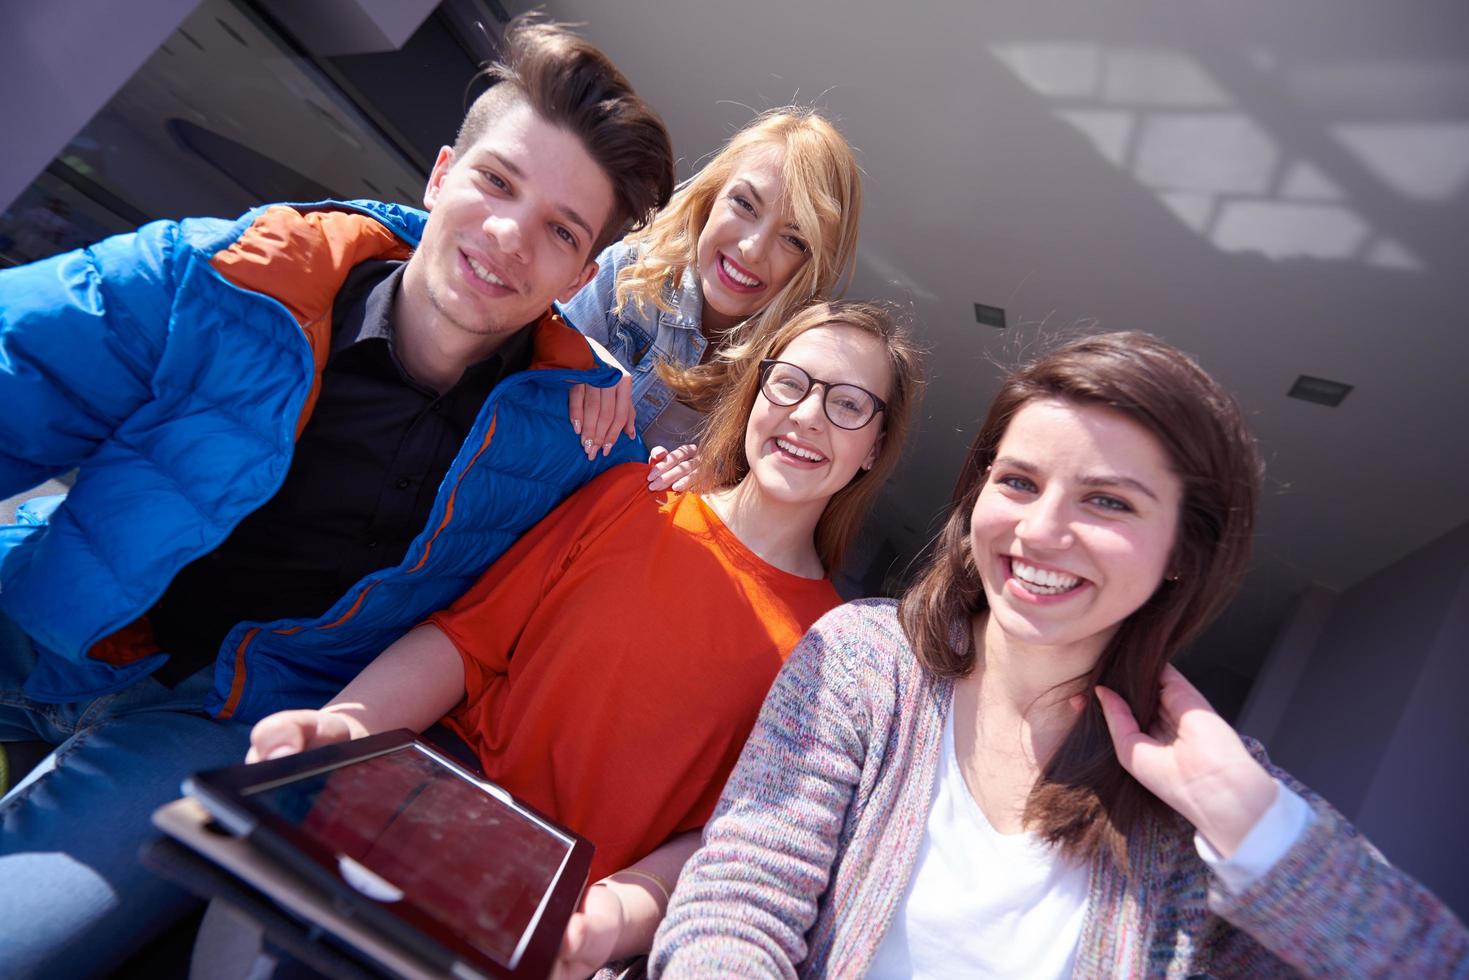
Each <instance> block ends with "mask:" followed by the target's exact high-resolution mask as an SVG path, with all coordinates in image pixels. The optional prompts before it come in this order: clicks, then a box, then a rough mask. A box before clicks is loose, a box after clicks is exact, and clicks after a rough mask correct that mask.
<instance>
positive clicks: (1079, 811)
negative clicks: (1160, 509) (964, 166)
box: [898, 332, 1261, 867]
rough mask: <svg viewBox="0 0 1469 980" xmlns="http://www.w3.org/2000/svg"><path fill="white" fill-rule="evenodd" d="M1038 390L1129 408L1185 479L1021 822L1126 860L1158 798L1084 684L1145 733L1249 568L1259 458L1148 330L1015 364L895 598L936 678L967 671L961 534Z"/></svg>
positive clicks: (1205, 382) (1227, 409)
mask: <svg viewBox="0 0 1469 980" xmlns="http://www.w3.org/2000/svg"><path fill="white" fill-rule="evenodd" d="M1040 399H1059V400H1061V401H1064V402H1070V403H1072V404H1074V405H1082V406H1100V407H1103V408H1107V409H1111V410H1112V411H1115V412H1119V413H1121V414H1122V415H1125V416H1126V417H1127V418H1129V419H1131V420H1132V421H1134V422H1136V423H1137V424H1139V425H1141V426H1142V427H1143V428H1144V429H1146V430H1147V431H1148V432H1149V433H1151V434H1152V435H1153V436H1154V438H1156V439H1157V440H1158V442H1159V444H1160V445H1161V446H1162V447H1163V449H1164V451H1165V453H1166V454H1167V456H1168V459H1169V461H1170V463H1171V465H1172V468H1173V472H1174V473H1175V474H1176V475H1177V476H1178V478H1179V480H1180V482H1181V483H1182V484H1183V499H1182V502H1181V504H1180V513H1179V522H1178V534H1177V538H1176V540H1175V542H1174V546H1173V553H1172V555H1171V557H1170V560H1169V564H1168V568H1169V570H1170V575H1169V578H1168V580H1166V581H1163V582H1161V583H1160V584H1159V586H1158V588H1157V590H1156V591H1155V592H1154V593H1153V595H1152V596H1151V597H1150V598H1149V599H1148V600H1147V601H1146V602H1145V603H1143V605H1142V607H1141V608H1139V609H1138V610H1137V611H1136V612H1134V613H1133V614H1132V615H1130V616H1128V617H1127V619H1125V620H1124V621H1123V622H1122V624H1121V625H1120V626H1119V628H1118V630H1117V632H1116V634H1115V635H1114V636H1113V637H1112V640H1111V641H1110V642H1109V643H1108V644H1107V647H1106V649H1105V650H1104V651H1103V652H1102V655H1101V657H1099V658H1098V660H1097V662H1096V664H1095V665H1093V667H1092V669H1091V670H1090V672H1089V673H1088V674H1087V675H1086V676H1085V677H1084V678H1078V680H1080V681H1083V682H1084V685H1085V692H1086V694H1087V699H1086V705H1085V707H1084V708H1083V709H1082V711H1081V714H1080V715H1079V716H1078V718H1077V720H1076V722H1075V723H1074V725H1073V726H1072V729H1071V731H1070V732H1069V733H1068V734H1067V736H1066V737H1065V739H1064V740H1063V741H1062V743H1061V745H1060V747H1059V748H1058V749H1057V751H1056V753H1055V755H1054V756H1052V757H1051V759H1049V760H1047V761H1046V762H1045V763H1044V765H1043V767H1042V770H1041V773H1040V776H1039V778H1038V779H1037V781H1036V784H1035V787H1034V788H1033V789H1032V790H1031V793H1030V796H1029V798H1028V799H1027V801H1026V805H1025V811H1024V814H1023V821H1024V823H1025V826H1026V827H1027V828H1028V829H1029V830H1031V831H1033V832H1035V833H1038V834H1040V835H1041V836H1042V837H1043V838H1044V839H1045V840H1047V841H1048V842H1049V843H1051V844H1054V845H1057V846H1059V848H1060V850H1061V852H1062V853H1063V854H1064V855H1065V856H1067V857H1068V858H1072V859H1076V860H1091V859H1092V858H1094V857H1096V856H1097V854H1098V852H1099V851H1100V850H1101V849H1102V848H1104V847H1105V848H1107V849H1108V850H1109V851H1110V852H1111V853H1112V855H1113V856H1114V857H1115V858H1116V859H1117V860H1118V862H1119V863H1120V864H1121V865H1122V866H1124V867H1126V866H1127V836H1128V834H1129V832H1131V831H1132V830H1133V829H1134V828H1135V827H1136V826H1137V825H1138V822H1139V821H1140V820H1141V819H1142V818H1143V817H1144V816H1145V815H1146V814H1148V813H1150V812H1151V813H1163V812H1166V809H1167V808H1166V807H1165V806H1164V805H1163V804H1162V803H1161V802H1160V801H1159V800H1158V799H1157V798H1156V797H1154V796H1153V795H1152V794H1151V793H1149V792H1148V791H1147V790H1146V789H1144V788H1143V787H1142V785H1141V784H1140V783H1138V782H1137V781H1136V780H1135V779H1133V778H1132V777H1131V776H1130V775H1128V774H1127V772H1126V771H1125V770H1124V769H1123V768H1122V765H1121V763H1119V762H1118V761H1117V756H1116V753H1115V751H1114V750H1113V747H1112V740H1111V737H1110V735H1109V734H1108V732H1107V725H1106V722H1105V720H1104V719H1103V716H1102V712H1101V708H1100V705H1099V704H1098V703H1097V700H1096V698H1095V697H1094V696H1093V689H1094V688H1095V687H1096V686H1097V685H1098V684H1102V685H1105V686H1107V687H1109V688H1111V689H1112V690H1114V691H1116V692H1117V693H1118V694H1120V695H1122V697H1123V698H1125V699H1126V700H1127V703H1128V704H1129V705H1130V706H1131V708H1132V711H1133V714H1134V715H1136V717H1137V720H1138V723H1139V724H1140V725H1141V726H1142V728H1143V729H1144V730H1147V729H1148V727H1149V726H1151V725H1152V723H1153V720H1154V718H1155V717H1156V716H1157V711H1158V688H1159V684H1160V682H1161V678H1162V673H1163V668H1164V666H1165V665H1167V663H1168V662H1169V661H1170V660H1171V659H1172V658H1173V657H1174V656H1175V655H1177V654H1178V652H1179V651H1180V650H1181V649H1182V648H1183V647H1184V645H1185V644H1187V643H1188V642H1189V641H1190V640H1192V639H1193V638H1195V637H1196V636H1197V635H1198V634H1199V632H1200V631H1201V630H1202V629H1203V628H1204V627H1205V626H1206V625H1208V623H1209V622H1210V621H1211V620H1212V619H1213V618H1214V617H1215V616H1217V615H1218V614H1219V612H1220V611H1221V610H1222V609H1223V608H1224V606H1225V605H1227V604H1228V602H1229V600H1230V598H1231V597H1232V596H1233V594H1234V591H1235V589H1236V588H1237V587H1238V585H1239V582H1240V580H1241V579H1242V578H1243V576H1244V572H1245V568H1246V565H1247V563H1248V561H1249V553H1250V541H1251V535H1252V533H1253V530H1254V520H1255V505H1256V498H1257V495H1258V492H1259V484H1260V476H1261V465H1260V458H1259V454H1258V452H1257V450H1256V448H1255V442H1254V439H1253V438H1252V437H1251V435H1250V433H1249V430H1248V428H1247V427H1246V426H1245V423H1244V418H1243V415H1242V414H1241V412H1240V409H1239V405H1238V404H1237V403H1236V402H1235V400H1234V398H1233V397H1232V396H1231V395H1230V394H1229V392H1227V391H1226V390H1224V388H1222V387H1221V386H1220V385H1219V384H1218V383H1217V382H1215V381H1214V379H1213V378H1211V377H1209V375H1208V374H1206V373H1205V372H1204V370H1203V369H1202V368H1200V367H1199V366H1198V365H1197V364H1196V363H1194V361H1192V360H1191V359H1190V358H1189V357H1188V356H1187V355H1185V354H1183V353H1182V352H1180V351H1179V350H1177V349H1176V348H1173V347H1171V346H1169V345H1168V344H1166V343H1164V342H1163V341H1161V340H1159V339H1157V338H1156V337H1152V336H1150V335H1148V334H1145V333H1136V332H1130V333H1111V334H1103V335H1100V336H1094V337H1085V338H1082V339H1079V340H1075V341H1072V342H1071V343H1068V344H1065V345H1063V346H1061V347H1059V348H1057V349H1056V350H1054V351H1052V352H1051V353H1049V354H1046V355H1043V356H1041V357H1040V358H1039V359H1038V360H1036V361H1034V362H1033V363H1031V364H1029V365H1028V366H1026V367H1023V368H1021V369H1019V370H1018V371H1015V372H1014V373H1012V374H1011V375H1010V376H1009V377H1008V378H1007V379H1006V380H1005V382H1004V384H1003V385H1002V386H1001V388H1000V392H999V394H998V395H997V396H996V397H995V400H994V402H993V403H992V404H991V405H990V409H989V414H988V415H986V417H985V420H984V423H983V424H982V425H981V426H980V429H979V434H978V435H977V436H976V437H975V439H974V443H973V445H972V446H971V447H970V449H969V454H968V456H967V457H966V458H965V460H964V466H963V469H962V470H961V472H960V475H959V481H958V483H957V485H956V486H955V488H954V497H953V502H952V505H951V510H950V512H949V516H948V519H947V520H946V521H945V523H944V527H943V530H942V531H941V532H940V533H939V536H938V539H937V541H936V544H935V549H934V553H933V556H932V558H931V559H930V561H929V564H928V565H927V567H926V568H925V569H924V571H923V572H922V573H921V574H920V576H919V577H918V579H917V581H916V582H915V583H914V585H913V586H912V588H910V589H909V590H908V592H907V593H906V594H905V595H904V596H903V598H902V601H901V603H900V604H899V609H898V615H899V617H900V619H901V621H902V624H903V630H904V632H905V633H906V634H907V637H908V640H909V642H910V643H911V644H912V647H913V650H914V652H915V654H916V655H917V657H918V659H919V661H920V662H921V663H922V664H923V666H924V667H925V668H927V669H928V670H929V671H931V672H932V673H934V674H936V675H940V676H945V677H963V676H965V675H967V674H969V673H970V672H971V671H972V670H974V667H975V664H976V660H977V657H978V655H979V651H977V650H976V649H975V647H974V639H973V636H972V631H971V630H968V629H964V630H956V627H957V626H959V625H960V624H962V623H965V622H967V621H968V620H969V619H971V618H972V617H974V616H976V615H978V614H980V613H982V612H984V611H986V609H987V608H988V605H987V602H986V600H985V595H984V590H983V588H982V586H981V584H980V578H979V571H978V568H977V567H976V565H975V562H974V556H973V554H972V551H971V548H970V544H969V522H970V517H971V515H972V514H973V512H974V505H975V501H976V500H977V499H978V497H979V493H980V490H981V489H983V487H984V485H985V483H986V482H987V480H988V479H989V468H990V464H991V463H993V462H994V459H995V454H996V452H997V451H998V449H999V445H1000V440H1001V439H1002V438H1003V437H1004V435H1005V430H1006V429H1007V428H1008V427H1009V425H1010V421H1011V419H1013V418H1014V417H1015V414H1016V413H1017V412H1019V411H1020V409H1022V408H1023V407H1025V406H1026V405H1027V404H1029V403H1030V402H1033V401H1036V400H1040ZM1175 576H1176V580H1175ZM961 632H962V634H963V637H964V639H963V640H962V642H961V643H960V644H959V645H958V646H956V645H955V643H954V637H955V635H956V634H957V633H961Z"/></svg>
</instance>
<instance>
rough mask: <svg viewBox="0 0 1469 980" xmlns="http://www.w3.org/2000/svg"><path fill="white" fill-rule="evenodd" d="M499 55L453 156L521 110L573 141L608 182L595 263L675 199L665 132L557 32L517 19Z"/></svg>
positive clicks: (579, 45) (606, 71) (619, 82)
mask: <svg viewBox="0 0 1469 980" xmlns="http://www.w3.org/2000/svg"><path fill="white" fill-rule="evenodd" d="M503 50H504V55H503V57H502V58H501V60H500V61H498V62H496V63H495V64H493V65H491V66H490V67H488V68H487V69H485V74H486V75H488V76H489V77H490V78H491V79H493V80H494V84H492V85H491V87H490V89H489V91H487V92H485V93H484V94H483V95H481V96H480V97H479V98H477V99H475V100H474V104H473V105H471V106H470V107H469V111H468V112H467V113H465V116H464V122H462V123H461V124H460V126H459V135H458V136H457V137H455V139H454V153H455V155H456V156H459V155H462V154H463V153H464V152H465V151H467V150H468V149H469V147H471V146H473V145H474V143H475V141H476V140H478V139H479V138H480V137H481V136H482V135H483V134H484V131H485V130H486V129H487V128H488V127H489V126H490V124H491V123H493V122H494V121H495V120H496V119H498V118H500V116H502V115H503V114H504V113H505V111H506V110H507V109H509V108H510V107H511V106H513V105H516V104H519V103H524V104H527V105H529V106H530V107H531V108H532V109H533V110H534V111H535V113H536V115H538V116H540V117H541V118H542V119H544V120H546V121H547V122H549V123H551V124H553V125H556V126H560V127H561V128H563V129H566V130H567V131H569V132H571V133H573V134H575V135H576V136H577V138H579V139H580V140H581V142H582V145H583V146H585V147H586V150H587V153H588V155H590V156H591V158H592V159H593V160H595V161H596V162H597V165H598V166H599V167H601V168H602V171H603V172H604V173H606V174H607V179H608V180H610V181H611V182H612V196H613V208H612V213H611V214H610V215H609V216H608V219H607V224H606V225H605V226H604V227H603V228H602V230H601V233H600V234H599V235H598V237H597V240H596V242H594V243H593V244H592V249H591V252H590V253H589V254H590V255H591V256H592V257H593V258H595V257H596V256H598V255H599V254H601V252H602V249H604V248H606V247H607V245H608V244H610V243H611V242H613V241H615V240H616V239H618V238H620V237H621V236H622V235H623V234H624V233H625V232H626V231H628V229H629V228H633V229H637V228H642V227H644V226H645V225H646V224H647V222H648V221H649V220H650V219H651V217H652V215H653V213H654V212H655V211H657V210H658V209H659V208H661V207H663V205H664V204H665V203H667V201H668V197H669V195H670V194H672V193H673V144H672V143H671V142H670V141H669V138H668V130H667V129H666V128H665V127H664V125H663V120H662V119H660V118H659V117H658V113H656V112H654V111H653V108H652V107H651V106H650V105H648V103H646V102H644V101H643V100H642V99H641V98H640V97H639V96H638V95H637V93H636V92H634V91H633V89H632V84H631V83H630V82H628V80H627V78H626V77H624V76H623V74H622V72H620V71H618V70H617V66H615V65H614V64H612V62H611V61H609V60H608V58H607V56H606V55H605V54H603V53H602V52H601V51H599V50H598V49H597V48H596V47H594V46H593V45H592V44H591V43H589V42H587V41H585V40H583V39H582V38H580V37H577V36H576V35H575V34H573V33H571V32H570V31H569V30H567V29H566V28H564V27H562V26H560V25H559V24H553V23H549V22H543V21H539V20H537V19H536V18H534V17H532V16H528V15H522V16H520V17H517V18H515V19H514V20H512V21H511V22H510V24H509V26H507V27H506V28H505V39H504V45H503Z"/></svg>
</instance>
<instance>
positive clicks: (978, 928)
mask: <svg viewBox="0 0 1469 980" xmlns="http://www.w3.org/2000/svg"><path fill="white" fill-rule="evenodd" d="M934 783H935V784H936V785H935V788H934V799H933V807H932V808H931V809H930V810H929V811H928V827H927V829H926V831H925V832H924V835H923V843H922V844H921V845H919V849H918V863H917V865H916V866H915V867H914V870H913V878H912V880H911V881H910V882H909V884H908V893H907V895H905V896H904V898H903V901H902V902H901V903H900V904H899V906H898V908H897V910H896V911H895V912H894V913H893V923H892V925H891V926H890V927H889V928H888V932H887V935H886V936H885V937H883V941H882V945H881V946H879V947H878V950H877V955H876V956H875V957H874V958H873V961H872V969H871V971H870V973H869V974H868V975H869V976H871V977H1015V978H1037V980H1038V978H1046V980H1054V978H1056V977H1068V976H1070V975H1071V965H1072V962H1073V961H1074V960H1075V959H1076V947H1077V943H1078V942H1079V941H1080V939H1081V927H1082V923H1083V922H1084V921H1085V919H1086V893H1087V885H1088V883H1089V881H1090V878H1091V867H1090V866H1089V865H1086V864H1074V863H1069V862H1066V861H1063V860H1061V858H1060V856H1059V855H1058V854H1057V852H1056V851H1055V849H1054V848H1052V847H1050V846H1048V845H1046V844H1045V843H1043V842H1042V841H1041V840H1040V839H1039V838H1038V837H1037V836H1036V835H1035V834H1031V833H1019V834H1001V833H1000V832H999V831H997V830H995V828H994V827H992V826H990V822H989V820H987V819H985V815H984V811H983V810H981V809H980V808H979V804H977V803H976V802H975V801H974V797H973V796H971V795H970V793H969V787H968V786H966V785H965V784H964V775H963V773H961V772H960V771H959V760H958V758H957V757H956V756H955V754H954V712H953V711H949V712H948V717H947V718H945V719H944V745H943V749H942V756H941V757H940V759H939V768H938V772H937V773H936V774H935V778H934Z"/></svg>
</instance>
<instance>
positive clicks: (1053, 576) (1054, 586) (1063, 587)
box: [1010, 558, 1081, 595]
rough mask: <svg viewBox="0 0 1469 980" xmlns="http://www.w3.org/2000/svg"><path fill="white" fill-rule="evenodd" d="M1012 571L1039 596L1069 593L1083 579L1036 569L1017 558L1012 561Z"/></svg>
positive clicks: (1063, 573)
mask: <svg viewBox="0 0 1469 980" xmlns="http://www.w3.org/2000/svg"><path fill="white" fill-rule="evenodd" d="M1010 571H1011V572H1012V573H1013V574H1014V575H1015V577H1016V578H1017V579H1019V580H1020V581H1021V582H1024V583H1025V586H1026V588H1028V589H1029V590H1030V591H1031V592H1035V593H1037V594H1039V595H1059V594H1060V593H1062V592H1069V591H1071V590H1072V589H1074V588H1076V587H1077V586H1078V585H1080V584H1081V579H1080V578H1078V577H1076V576H1075V575H1067V574H1066V573H1065V572H1053V571H1051V570H1050V569H1045V568H1036V567H1035V566H1034V565H1027V564H1026V563H1025V562H1023V561H1020V560H1019V559H1017V558H1011V559H1010Z"/></svg>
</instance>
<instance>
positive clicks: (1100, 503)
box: [969, 399, 1183, 656]
mask: <svg viewBox="0 0 1469 980" xmlns="http://www.w3.org/2000/svg"><path fill="white" fill-rule="evenodd" d="M1182 497H1183V485H1182V483H1181V481H1180V480H1179V479H1178V477H1177V476H1176V475H1175V474H1174V473H1173V469H1172V467H1171V466H1170V463H1169V459H1168V457H1167V455H1166V453H1165V452H1164V450H1163V447H1162V446H1161V445H1160V444H1159V442H1158V440H1157V439H1156V438H1154V437H1153V435H1152V434H1151V433H1149V432H1148V431H1147V430H1146V429H1144V428H1143V427H1142V426H1140V425H1139V424H1138V423H1136V422H1134V421H1132V420H1131V419H1129V418H1127V417H1126V416H1125V415H1122V414H1121V413H1119V412H1115V411H1112V410H1111V409H1107V408H1101V407H1098V406H1094V405H1085V404H1078V403H1075V402H1069V401H1060V400H1055V399H1043V400H1037V401H1032V402H1029V403H1027V404H1026V405H1025V406H1024V407H1022V408H1021V409H1020V410H1019V411H1018V412H1017V413H1016V414H1015V416H1014V418H1013V419H1011V421H1010V424H1009V426H1008V428H1006V430H1005V435H1004V437H1003V438H1002V439H1001V440H1000V445H999V448H998V450H997V452H996V457H995V461H994V463H993V464H992V466H991V467H990V471H989V474H988V478H987V479H986V481H985V484H984V486H983V488H982V489H981V491H980V494H979V497H978V499H977V500H976V501H975V505H974V511H973V514H972V516H971V520H970V532H969V544H970V548H971V549H972V552H973V556H974V562H975V565H976V567H977V568H978V569H979V576H980V581H981V583H982V584H983V586H984V593H985V598H986V599H987V600H988V603H989V609H990V616H991V622H992V625H995V626H998V627H999V628H1000V629H1001V630H1003V631H1004V633H1005V634H1006V635H1007V636H1008V637H1009V638H1010V639H1012V640H1015V641H1018V642H1021V643H1024V644H1029V645H1040V646H1053V647H1077V645H1085V646H1084V647H1082V648H1081V649H1083V650H1090V651H1091V652H1092V654H1093V655H1094V656H1095V655H1100V654H1101V652H1102V650H1103V649H1104V648H1105V646H1106V643H1107V641H1108V640H1109V639H1110V638H1111V636H1112V634H1113V633H1114V632H1115V631H1116V629H1117V627H1118V625H1119V624H1120V623H1121V622H1122V621H1123V620H1124V619H1126V618H1127V617H1128V616H1130V615H1132V613H1134V612H1135V611H1137V609H1138V608H1139V607H1141V606H1142V605H1143V603H1145V602H1146V601H1147V600H1148V598H1149V597H1150V596H1151V595H1152V594H1153V592H1154V591H1155V590H1156V589H1157V588H1158V585H1159V583H1160V582H1162V580H1163V577H1164V575H1165V574H1166V573H1167V571H1168V567H1167V566H1168V560H1169V556H1170V555H1171V553H1172V550H1173V543H1174V539H1175V537H1176V535H1177V530H1178V515H1179V508H1180V504H1181V502H1182Z"/></svg>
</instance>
